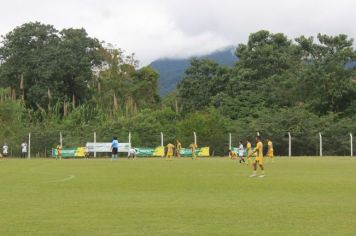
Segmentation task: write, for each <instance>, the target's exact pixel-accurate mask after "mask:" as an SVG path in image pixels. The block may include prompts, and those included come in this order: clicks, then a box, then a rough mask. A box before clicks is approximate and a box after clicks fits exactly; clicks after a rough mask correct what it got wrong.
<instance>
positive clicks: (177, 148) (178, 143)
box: [176, 140, 182, 158]
mask: <svg viewBox="0 0 356 236" xmlns="http://www.w3.org/2000/svg"><path fill="white" fill-rule="evenodd" d="M176 143H177V146H176V154H177V157H178V158H180V150H181V149H182V144H181V143H180V142H179V140H176Z"/></svg>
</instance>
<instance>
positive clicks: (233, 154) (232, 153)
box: [229, 149, 237, 160]
mask: <svg viewBox="0 0 356 236" xmlns="http://www.w3.org/2000/svg"><path fill="white" fill-rule="evenodd" d="M229 156H230V159H232V160H234V159H236V158H237V154H236V152H234V151H232V150H231V149H229Z"/></svg>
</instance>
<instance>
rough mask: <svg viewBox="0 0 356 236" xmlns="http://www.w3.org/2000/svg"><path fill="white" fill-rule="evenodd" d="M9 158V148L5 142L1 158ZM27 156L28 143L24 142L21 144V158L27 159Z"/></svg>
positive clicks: (0, 154)
mask: <svg viewBox="0 0 356 236" xmlns="http://www.w3.org/2000/svg"><path fill="white" fill-rule="evenodd" d="M8 156H9V146H8V145H7V143H6V142H5V143H4V145H3V146H2V152H1V153H0V158H1V157H8ZM26 156H27V143H26V141H23V142H22V143H21V157H22V158H25V157H26Z"/></svg>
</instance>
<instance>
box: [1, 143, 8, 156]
mask: <svg viewBox="0 0 356 236" xmlns="http://www.w3.org/2000/svg"><path fill="white" fill-rule="evenodd" d="M2 155H3V157H7V156H8V155H9V146H7V144H6V143H4V146H2Z"/></svg>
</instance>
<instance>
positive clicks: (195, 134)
mask: <svg viewBox="0 0 356 236" xmlns="http://www.w3.org/2000/svg"><path fill="white" fill-rule="evenodd" d="M194 144H195V145H197V133H195V132H194Z"/></svg>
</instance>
